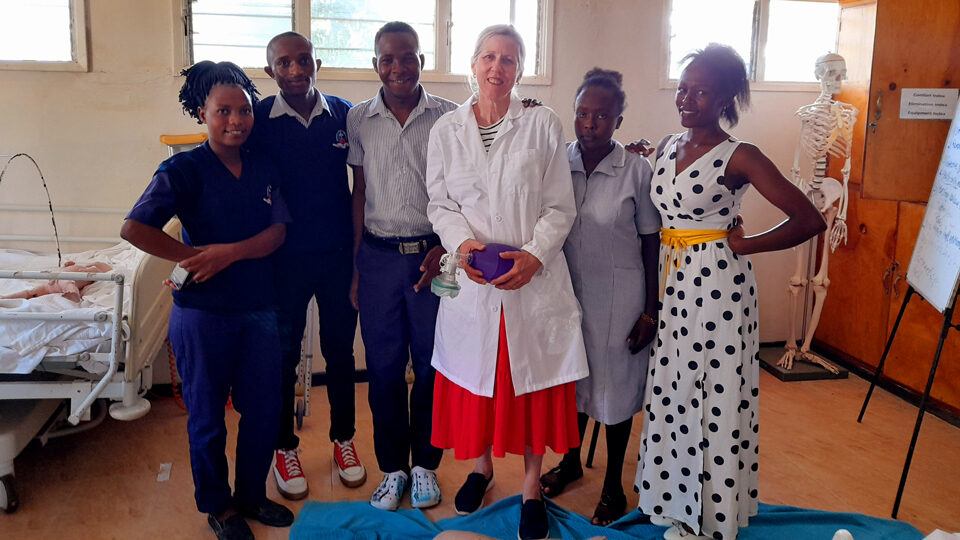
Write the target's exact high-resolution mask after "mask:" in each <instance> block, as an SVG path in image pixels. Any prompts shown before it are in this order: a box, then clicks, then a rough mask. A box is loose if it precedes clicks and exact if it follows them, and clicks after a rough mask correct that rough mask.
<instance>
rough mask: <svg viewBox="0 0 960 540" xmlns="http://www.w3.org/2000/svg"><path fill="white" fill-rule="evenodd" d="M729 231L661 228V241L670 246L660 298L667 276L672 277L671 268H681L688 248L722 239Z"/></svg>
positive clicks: (665, 262) (665, 259)
mask: <svg viewBox="0 0 960 540" xmlns="http://www.w3.org/2000/svg"><path fill="white" fill-rule="evenodd" d="M727 233H728V231H726V230H720V229H660V243H661V244H663V245H665V246H667V247H669V248H670V249H669V250H668V251H667V252H666V254H665V256H664V260H663V277H662V278H661V279H660V299H661V300H663V290H664V288H665V287H666V286H667V285H666V284H667V278H668V277H670V272H671V270H673V269H676V270H679V269H680V268H681V267H682V266H683V259H684V256H685V255H686V252H687V248H689V247H690V246H695V245H698V244H706V243H707V242H713V241H714V240H722V239H724V238H726V237H727Z"/></svg>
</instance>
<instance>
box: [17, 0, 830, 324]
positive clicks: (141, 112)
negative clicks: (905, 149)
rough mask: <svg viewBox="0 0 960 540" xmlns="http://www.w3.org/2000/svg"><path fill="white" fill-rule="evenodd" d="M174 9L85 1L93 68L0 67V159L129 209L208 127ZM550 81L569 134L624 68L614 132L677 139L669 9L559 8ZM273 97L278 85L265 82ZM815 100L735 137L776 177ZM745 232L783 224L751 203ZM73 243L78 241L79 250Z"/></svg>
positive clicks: (765, 108) (774, 294) (103, 221)
mask: <svg viewBox="0 0 960 540" xmlns="http://www.w3.org/2000/svg"><path fill="white" fill-rule="evenodd" d="M175 1H176V0H137V1H136V2H131V1H129V0H88V8H87V9H88V19H87V20H88V25H89V32H88V36H89V38H88V39H89V42H90V46H89V50H90V66H91V67H90V72H89V73H58V72H18V71H0V155H9V154H12V153H15V152H27V153H29V154H30V155H32V156H34V157H35V158H36V159H37V161H38V162H39V163H40V166H41V167H42V168H43V171H44V174H45V176H46V179H47V183H48V185H49V187H50V192H51V195H52V198H53V201H54V204H55V205H60V206H70V207H111V208H127V207H129V206H130V205H131V204H132V203H133V201H134V200H135V199H136V197H137V196H138V195H139V194H140V192H141V191H142V190H143V188H144V186H145V185H146V183H147V182H148V181H149V179H150V176H151V174H152V172H153V171H154V169H155V167H156V165H157V163H159V162H160V161H161V160H162V159H163V158H164V157H165V156H166V149H165V147H163V146H162V145H161V144H160V143H159V142H158V140H157V137H158V135H159V134H161V133H191V132H198V131H201V130H202V128H201V127H200V126H198V125H197V124H196V123H195V122H194V121H193V120H191V119H189V118H188V117H186V116H184V115H183V114H181V112H180V107H179V104H178V103H177V98H176V96H177V92H178V90H179V87H180V84H181V82H182V79H180V78H179V77H175V76H173V75H172V73H173V67H172V66H173V44H174V39H176V37H175V36H174V30H173V3H174V2H175ZM555 2H556V13H555V20H554V37H555V42H554V47H553V66H554V68H553V84H552V85H550V86H528V87H523V88H521V92H522V93H523V94H524V95H529V96H534V97H538V98H540V99H541V100H543V101H544V103H545V104H547V105H548V106H550V107H552V108H554V109H555V110H556V111H557V112H558V113H559V114H560V115H561V117H562V118H563V119H564V129H565V131H566V133H567V137H568V139H569V138H572V137H573V122H572V114H571V109H572V101H573V93H574V91H575V90H576V88H577V86H578V84H579V82H580V80H581V78H582V76H583V73H584V72H586V70H588V69H589V68H591V67H593V66H601V67H605V68H613V69H618V70H620V71H622V72H623V73H624V84H625V88H626V90H627V100H628V104H629V107H628V109H627V112H626V115H625V116H626V118H625V121H624V126H623V128H621V130H620V132H619V135H618V137H619V138H620V139H621V140H623V141H628V140H633V139H636V138H639V137H641V136H643V137H646V138H648V139H650V140H652V141H658V140H659V139H660V138H661V137H662V136H664V135H666V134H668V133H671V132H674V131H678V130H679V129H680V128H679V122H678V119H677V114H676V110H675V108H674V106H673V90H671V89H661V88H660V80H659V77H660V76H659V73H660V66H659V63H660V58H661V47H662V44H661V34H662V29H661V20H662V19H663V17H664V16H665V14H664V7H663V5H664V3H665V2H663V1H662V0H555ZM257 83H258V85H259V86H260V89H261V92H262V93H263V94H265V95H269V94H272V93H275V91H276V87H275V85H274V84H273V81H271V80H269V79H262V80H257ZM319 86H320V88H321V90H323V91H324V92H326V93H331V94H336V95H340V96H342V97H345V98H347V99H350V100H353V101H359V100H363V99H366V98H368V97H370V96H372V95H373V94H374V93H375V92H376V90H377V88H378V84H377V83H374V82H367V81H363V82H349V81H321V82H320V83H319ZM427 87H428V89H429V90H430V91H431V92H433V93H436V94H440V95H442V96H444V97H447V98H449V99H453V100H455V101H462V100H463V99H465V98H466V97H467V96H468V94H469V91H468V89H467V86H466V85H465V84H459V83H457V84H452V83H433V84H430V83H428V84H427ZM815 96H816V94H815V93H814V92H762V91H757V92H754V94H753V102H754V105H753V108H752V110H751V111H749V112H747V113H746V114H744V115H743V118H742V120H741V124H740V126H738V127H737V128H736V129H735V130H734V134H735V135H736V136H737V137H739V138H741V139H744V140H747V141H752V142H755V143H757V144H758V145H759V146H760V147H761V148H762V149H763V150H764V152H766V153H767V155H769V156H770V157H771V159H773V161H774V162H775V163H776V164H777V165H778V166H779V167H780V169H781V171H783V172H787V171H788V170H789V168H790V164H791V163H792V159H793V150H794V144H795V140H796V136H797V132H798V123H797V121H796V120H795V118H794V117H793V111H795V110H796V109H797V108H798V107H799V106H801V105H803V104H806V103H809V102H811V101H812V100H813V99H814V97H815ZM43 200H44V199H43V198H42V192H41V189H40V187H39V185H38V183H37V182H35V181H34V177H33V175H31V174H29V171H28V169H27V168H26V167H25V166H23V165H17V166H14V167H12V168H11V170H10V172H9V173H8V177H7V178H5V179H4V182H3V185H0V203H2V204H38V203H40V202H42V201H43ZM744 217H745V219H746V222H747V229H748V232H757V231H760V230H763V229H765V228H767V227H769V226H772V225H773V224H775V223H777V222H778V221H779V220H780V219H782V216H781V215H779V213H778V212H777V211H776V210H775V209H773V208H772V207H771V206H770V205H769V204H767V203H766V202H764V201H763V200H761V199H759V198H758V197H756V196H755V195H754V196H751V195H748V197H747V199H746V202H745V209H744ZM121 218H122V215H119V214H117V215H107V216H101V217H96V216H91V215H85V216H82V217H80V218H76V217H67V216H64V217H61V218H60V219H59V223H58V224H59V226H60V229H61V234H66V235H92V236H108V235H115V234H116V230H117V228H118V227H119V224H120V220H121ZM48 227H49V222H48V220H47V219H46V218H43V217H42V216H27V215H23V214H18V215H12V214H4V213H0V231H4V232H8V233H12V232H17V233H30V234H42V233H43V232H44V231H46V230H47V228H48ZM74 247H75V246H74ZM792 261H793V258H792V254H791V253H790V252H787V253H776V254H765V255H758V256H755V257H754V262H755V267H756V269H757V274H758V280H759V282H760V289H761V290H762V291H763V293H762V295H761V296H760V298H761V310H760V312H761V316H762V324H761V326H760V330H761V338H762V339H763V340H765V341H774V340H783V339H785V338H786V335H787V320H786V313H785V311H786V308H785V306H786V302H787V294H786V282H787V278H788V276H789V275H790V273H791V272H792V264H793V263H792Z"/></svg>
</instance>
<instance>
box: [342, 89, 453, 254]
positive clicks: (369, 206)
mask: <svg viewBox="0 0 960 540" xmlns="http://www.w3.org/2000/svg"><path fill="white" fill-rule="evenodd" d="M456 108H457V104H456V103H453V102H452V101H448V100H446V99H443V98H440V97H436V96H433V95H430V94H428V93H427V92H426V90H424V89H423V87H421V93H420V103H418V104H417V106H416V108H415V109H414V110H413V112H411V113H410V116H409V117H408V118H407V122H406V124H405V125H403V126H401V125H400V123H399V122H398V121H397V119H396V117H394V115H393V113H391V112H390V110H389V109H388V108H387V107H386V104H384V102H383V91H382V90H381V91H380V92H378V93H377V95H376V96H375V97H373V98H372V99H368V100H367V101H364V102H362V103H358V104H357V105H356V106H355V107H354V108H353V109H351V110H350V112H349V113H348V114H347V133H348V138H349V140H350V154H349V155H348V156H347V163H349V164H350V165H353V166H361V167H363V175H364V179H365V180H366V202H365V204H364V207H363V211H364V226H365V227H366V228H367V230H369V231H370V232H371V233H373V234H375V235H377V236H382V237H396V236H400V237H408V236H421V235H425V234H430V233H432V232H433V227H432V226H431V225H430V220H428V219H427V202H428V201H429V197H428V196H427V188H426V182H425V180H424V178H425V175H426V170H427V141H428V139H429V137H430V129H431V128H432V127H433V124H434V123H435V122H436V121H437V119H438V118H440V117H441V116H443V114H444V113H446V112H448V111H452V110H454V109H456Z"/></svg>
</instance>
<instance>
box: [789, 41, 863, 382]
mask: <svg viewBox="0 0 960 540" xmlns="http://www.w3.org/2000/svg"><path fill="white" fill-rule="evenodd" d="M814 73H815V74H816V77H817V80H819V81H820V95H819V96H818V97H817V99H816V100H815V101H814V102H813V103H811V104H810V105H805V106H803V107H800V109H798V110H797V116H799V117H800V142H799V144H798V145H797V152H796V154H795V157H794V160H793V169H792V171H793V181H794V183H795V184H796V185H797V187H799V188H800V189H801V191H803V192H804V194H806V196H807V198H809V199H810V201H811V202H813V204H814V205H815V206H816V207H817V208H818V209H819V210H820V213H822V214H823V218H824V219H825V220H826V222H827V229H826V231H825V232H824V233H823V236H825V237H824V238H822V239H820V238H818V239H817V240H822V244H823V250H822V253H821V256H820V264H819V267H818V268H817V269H816V270H817V272H816V274H815V275H814V276H813V278H811V279H810V280H809V284H810V285H811V286H813V294H814V304H813V311H812V312H811V314H810V320H809V322H808V323H807V325H806V335H805V336H803V344H802V345H801V346H800V348H799V349H797V334H798V331H797V325H798V323H799V320H798V319H799V316H798V312H799V311H800V306H801V305H802V304H803V301H802V299H801V295H800V293H801V292H802V291H804V290H805V288H806V286H807V283H808V281H807V277H806V275H805V270H806V265H805V262H806V260H807V258H808V257H807V256H806V253H807V250H806V249H803V246H798V247H797V248H795V252H796V255H797V264H796V270H795V271H794V274H793V276H792V277H791V278H790V284H789V290H790V339H789V340H787V346H786V351H785V352H784V354H783V356H782V357H781V358H780V361H779V362H777V365H778V366H780V367H783V368H785V369H792V368H793V363H794V362H795V361H798V360H803V361H807V362H810V363H813V364H817V365H820V366H822V367H823V368H825V369H827V370H829V371H831V372H833V373H838V369H837V367H836V366H835V365H833V364H832V363H830V362H828V361H827V360H825V359H823V358H821V357H820V356H817V355H816V354H814V353H812V352H810V341H811V340H812V339H813V333H814V331H816V329H817V323H818V322H819V321H820V314H821V313H822V311H823V302H824V300H826V298H827V288H828V287H829V286H830V279H829V278H828V277H827V270H828V262H829V256H830V253H831V252H832V251H833V250H835V249H836V248H837V246H839V245H840V244H845V243H846V242H847V221H846V219H847V182H848V181H849V179H850V151H851V147H852V144H853V125H854V123H855V122H856V121H857V108H856V107H854V106H853V105H850V104H849V103H843V102H841V101H836V100H834V99H833V96H834V95H836V94H837V93H839V92H840V85H841V81H843V79H845V78H846V75H847V66H846V62H844V60H843V57H842V56H840V55H838V54H833V53H830V54H826V55H824V56H821V57H820V58H818V59H817V63H816V68H815V71H814ZM827 156H831V157H833V158H834V159H843V160H844V162H843V169H842V170H841V173H842V175H843V179H842V183H841V181H839V180H837V179H835V178H830V177H828V176H826V174H827ZM801 159H806V160H808V161H809V162H810V163H812V164H813V173H812V176H811V177H810V179H809V180H808V179H806V178H804V177H803V176H802V175H801V173H800V165H801ZM817 240H812V241H811V245H812V246H817ZM804 315H805V314H804Z"/></svg>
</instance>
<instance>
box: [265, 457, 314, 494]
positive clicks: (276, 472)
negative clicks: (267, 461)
mask: <svg viewBox="0 0 960 540" xmlns="http://www.w3.org/2000/svg"><path fill="white" fill-rule="evenodd" d="M273 477H274V478H275V479H276V480H277V491H279V492H280V494H281V495H283V497H284V498H285V499H288V500H291V501H299V500H300V499H302V498H304V497H306V496H307V493H308V492H309V491H310V488H309V487H308V486H307V477H305V476H304V475H303V466H302V465H300V449H298V448H294V449H293V450H277V451H276V452H274V456H273Z"/></svg>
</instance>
